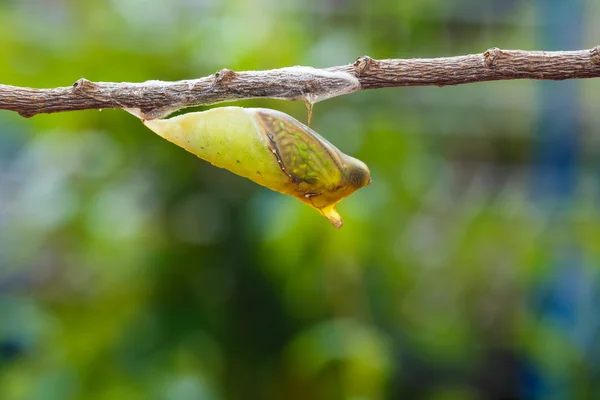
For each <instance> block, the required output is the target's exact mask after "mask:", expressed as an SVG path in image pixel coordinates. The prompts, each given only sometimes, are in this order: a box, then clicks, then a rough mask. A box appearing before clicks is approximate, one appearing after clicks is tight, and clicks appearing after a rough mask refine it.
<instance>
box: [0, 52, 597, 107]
mask: <svg viewBox="0 0 600 400" xmlns="http://www.w3.org/2000/svg"><path fill="white" fill-rule="evenodd" d="M596 77H600V46H597V47H595V48H593V49H591V50H577V51H549V52H544V51H523V50H500V49H497V48H492V49H489V50H487V51H486V52H485V53H483V54H469V55H464V56H457V57H442V58H429V59H389V60H374V59H372V58H370V57H367V56H364V57H360V58H358V59H357V60H356V62H354V63H353V64H349V65H343V66H337V67H331V68H325V69H316V68H311V67H289V68H281V69H273V70H267V71H246V72H233V71H230V70H228V69H222V70H220V71H218V72H217V73H216V74H214V75H210V76H207V77H204V78H200V79H193V80H184V81H177V82H162V81H148V82H143V83H127V82H123V83H110V82H91V81H88V80H87V79H79V80H78V81H77V82H75V83H74V84H73V86H69V87H59V88H54V89H32V88H24V87H17V86H9V85H1V84H0V110H10V111H16V112H18V113H19V114H20V115H22V116H24V117H31V116H34V115H36V114H41V113H54V112H60V111H75V110H85V109H94V108H96V109H102V108H122V109H126V110H128V111H129V112H131V113H133V114H135V115H137V116H138V117H140V118H142V119H153V118H160V117H163V116H166V115H168V114H170V113H172V112H174V111H177V110H179V109H182V108H186V107H192V106H198V105H208V104H215V103H220V102H225V101H233V100H241V99H251V98H259V97H260V98H276V99H284V100H303V101H305V102H307V103H310V104H314V103H316V102H318V101H321V100H325V99H328V98H331V97H335V96H340V95H344V94H349V93H352V92H355V91H358V90H366V89H378V88H385V87H397V86H431V85H435V86H447V85H459V84H465V83H473V82H484V81H498V80H511V79H548V80H563V79H581V78H596Z"/></svg>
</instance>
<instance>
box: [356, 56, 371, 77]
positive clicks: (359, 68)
mask: <svg viewBox="0 0 600 400" xmlns="http://www.w3.org/2000/svg"><path fill="white" fill-rule="evenodd" d="M375 63H376V61H375V60H373V59H372V58H371V57H369V56H362V57H358V58H357V59H356V61H355V62H354V64H352V65H353V66H354V70H355V71H356V76H362V75H363V74H365V73H366V72H368V71H369V69H371V67H373V66H374V65H375Z"/></svg>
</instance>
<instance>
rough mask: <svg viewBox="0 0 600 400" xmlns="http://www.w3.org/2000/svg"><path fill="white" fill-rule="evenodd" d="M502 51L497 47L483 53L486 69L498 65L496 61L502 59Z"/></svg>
mask: <svg viewBox="0 0 600 400" xmlns="http://www.w3.org/2000/svg"><path fill="white" fill-rule="evenodd" d="M501 53H502V50H500V49H499V48H497V47H492V48H491V49H487V50H486V51H485V52H484V53H483V64H484V65H485V67H486V68H491V67H493V66H494V65H495V64H496V60H497V59H498V57H500V54H501Z"/></svg>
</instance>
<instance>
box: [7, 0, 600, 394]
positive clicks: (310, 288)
mask: <svg viewBox="0 0 600 400" xmlns="http://www.w3.org/2000/svg"><path fill="white" fill-rule="evenodd" d="M599 17H600V4H599V3H598V2H595V1H593V0H573V1H563V0H535V1H526V0H454V1H444V0H403V1H397V0H377V1H375V0H372V1H358V0H314V1H308V2H300V1H292V0H280V1H277V0H227V1H218V0H156V1H151V0H99V1H81V0H22V1H19V0H12V1H11V0H9V1H6V0H0V82H1V83H4V84H11V85H21V86H31V87H55V86H68V85H70V84H72V83H73V82H75V81H76V80H77V79H79V78H81V77H85V78H87V79H90V80H96V81H119V82H120V81H144V80H150V79H162V80H179V79H187V78H196V77H202V76H206V75H209V74H212V73H214V72H215V71H217V70H219V69H221V68H229V69H232V70H248V69H269V68H279V67H284V66H291V65H311V66H314V67H328V66H333V65H340V64H347V63H351V62H353V61H354V60H355V59H356V58H357V57H358V56H362V55H365V54H366V55H369V56H371V57H373V58H401V57H402V58H407V57H439V56H451V55H459V54H465V53H478V52H483V51H484V50H485V49H487V48H489V47H493V46H497V47H501V48H520V49H546V50H552V49H564V50H566V49H577V48H589V47H592V46H594V45H597V44H599V42H600V40H599V39H598V38H599V37H600V25H599V24H597V20H598V18H599ZM599 101H600V84H599V82H597V81H595V80H587V81H578V82H532V81H513V82H495V83H485V84H472V85H463V86H458V87H446V88H435V87H425V88H402V89H383V90H375V91H369V92H360V93H355V94H352V95H348V96H342V97H338V98H334V99H331V100H327V101H325V102H323V103H319V104H317V105H316V107H315V111H314V115H313V123H312V127H313V128H314V129H315V130H316V131H317V132H319V133H321V134H322V135H323V136H325V137H326V138H327V139H329V140H330V141H331V142H333V143H334V144H335V145H336V146H337V147H339V148H340V149H341V150H342V151H344V152H346V153H348V154H351V155H353V156H356V157H358V158H360V159H362V160H364V161H365V162H366V163H367V164H368V165H369V166H370V168H371V171H372V176H373V183H372V184H371V185H370V186H369V187H367V188H365V189H363V190H361V191H359V192H357V193H356V194H355V195H353V196H351V197H350V198H348V199H347V200H345V201H344V202H343V203H342V204H341V205H340V207H339V208H338V210H339V211H340V213H341V214H342V216H343V217H344V221H345V225H344V227H343V228H342V229H341V230H339V231H338V230H336V229H334V228H332V227H331V226H330V225H329V223H327V221H325V220H324V219H323V218H322V217H321V216H319V215H318V213H316V212H315V211H314V210H311V209H309V207H307V206H305V205H303V204H301V203H300V202H298V201H296V200H294V199H292V198H290V197H286V196H283V195H280V194H277V193H274V192H271V191H269V190H267V189H264V188H262V187H259V186H257V185H255V184H253V183H251V182H250V181H247V180H245V179H243V178H240V177H237V176H235V175H233V174H230V173H229V172H227V171H225V170H220V169H217V168H214V167H212V166H210V165H209V164H207V163H206V162H203V161H201V160H199V159H197V158H196V157H194V156H193V155H191V154H189V153H186V152H185V151H184V150H182V149H180V148H177V147H175V146H174V145H171V144H170V143H168V142H166V141H164V140H163V139H161V138H159V137H157V136H155V135H154V134H153V133H152V132H150V131H149V130H147V129H145V128H144V127H143V126H142V124H140V122H139V121H138V120H137V119H136V118H134V117H132V116H131V115H129V114H127V113H125V112H123V111H121V110H103V111H102V112H100V111H97V110H90V111H82V112H71V113H63V114H52V115H39V116H36V117H34V118H31V119H24V118H21V117H19V116H18V115H17V114H15V113H10V112H0V399H3V400H17V399H18V400H20V399H39V400H47V399H57V400H58V399H93V400H95V399H177V400H179V399H182V400H186V399H210V400H218V399H291V400H294V399H352V400H359V399H360V400H363V399H440V400H442V399H443V400H453V399H456V400H461V399H594V398H600V345H599V343H600V342H599V341H598V334H599V332H600V331H599V328H600V280H599V261H600V225H599V222H600V212H599V208H598V203H599V200H600V180H599V178H600V174H599V166H600V162H599V161H598V155H599V153H600V140H599V139H598V138H599V137H600V136H599V134H598V128H597V127H598V126H599V124H600V115H599V114H598V112H597V104H598V102H599ZM235 104H237V105H243V106H248V107H257V106H260V107H270V108H275V109H278V110H281V111H284V112H287V113H289V114H291V115H293V116H294V117H296V118H298V119H299V120H301V121H306V119H307V112H306V108H305V106H304V104H302V103H299V102H298V103H290V102H283V101H275V100H253V101H244V102H238V103H235Z"/></svg>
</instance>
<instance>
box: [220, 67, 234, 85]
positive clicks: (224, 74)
mask: <svg viewBox="0 0 600 400" xmlns="http://www.w3.org/2000/svg"><path fill="white" fill-rule="evenodd" d="M236 76H237V73H235V72H233V71H232V70H230V69H227V68H223V69H222V70H219V71H217V73H216V74H215V83H217V84H219V85H221V84H226V83H229V82H231V81H232V80H233V79H234V78H235V77H236Z"/></svg>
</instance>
